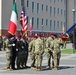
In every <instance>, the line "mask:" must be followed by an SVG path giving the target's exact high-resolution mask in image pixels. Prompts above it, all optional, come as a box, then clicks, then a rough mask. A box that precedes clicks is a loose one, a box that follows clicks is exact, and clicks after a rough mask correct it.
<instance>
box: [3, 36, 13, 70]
mask: <svg viewBox="0 0 76 75" xmlns="http://www.w3.org/2000/svg"><path fill="white" fill-rule="evenodd" d="M3 42H4V43H5V46H6V47H5V50H6V67H7V70H11V65H12V64H11V63H12V42H11V41H10V38H8V37H6V36H3Z"/></svg>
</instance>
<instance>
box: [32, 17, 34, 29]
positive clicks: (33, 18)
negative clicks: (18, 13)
mask: <svg viewBox="0 0 76 75" xmlns="http://www.w3.org/2000/svg"><path fill="white" fill-rule="evenodd" d="M32 28H34V17H32Z"/></svg>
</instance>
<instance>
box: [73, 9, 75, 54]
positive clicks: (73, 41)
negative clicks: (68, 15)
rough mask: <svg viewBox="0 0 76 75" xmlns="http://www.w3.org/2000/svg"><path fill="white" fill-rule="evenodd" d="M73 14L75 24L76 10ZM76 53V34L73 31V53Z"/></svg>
mask: <svg viewBox="0 0 76 75" xmlns="http://www.w3.org/2000/svg"><path fill="white" fill-rule="evenodd" d="M72 12H73V24H75V9H72ZM74 52H75V33H74V29H73V53H74Z"/></svg>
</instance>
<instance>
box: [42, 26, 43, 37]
mask: <svg viewBox="0 0 76 75" xmlns="http://www.w3.org/2000/svg"><path fill="white" fill-rule="evenodd" d="M42 36H43V25H42Z"/></svg>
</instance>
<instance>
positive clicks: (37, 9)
mask: <svg viewBox="0 0 76 75" xmlns="http://www.w3.org/2000/svg"><path fill="white" fill-rule="evenodd" d="M37 13H39V3H37Z"/></svg>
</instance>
